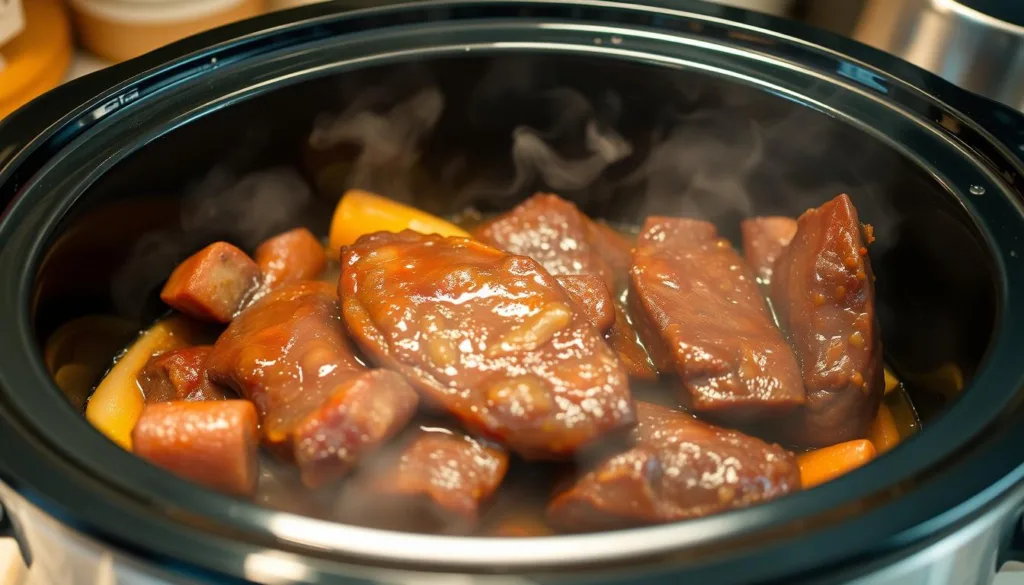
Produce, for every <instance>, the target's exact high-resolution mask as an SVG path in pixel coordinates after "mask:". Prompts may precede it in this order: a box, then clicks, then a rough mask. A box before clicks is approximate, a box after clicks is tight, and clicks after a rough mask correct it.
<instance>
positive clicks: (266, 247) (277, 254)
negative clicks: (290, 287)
mask: <svg viewBox="0 0 1024 585" xmlns="http://www.w3.org/2000/svg"><path fill="white" fill-rule="evenodd" d="M256 264H257V265H258V266H259V267H260V271H261V272H262V273H263V284H264V286H266V287H268V288H273V287H276V286H280V285H282V284H285V283H288V282H294V281H297V280H312V279H315V278H316V277H318V276H320V273H321V272H323V271H324V268H326V267H327V253H326V252H325V251H324V247H323V245H322V244H321V243H320V241H319V240H317V239H316V236H314V235H313V233H312V232H310V231H309V230H307V229H306V228H296V229H293V230H290V231H287V232H285V233H283V234H279V235H276V236H274V237H272V238H270V239H268V240H266V241H265V242H263V243H262V244H260V245H259V247H258V248H256Z"/></svg>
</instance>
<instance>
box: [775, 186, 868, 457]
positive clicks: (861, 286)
mask: <svg viewBox="0 0 1024 585" xmlns="http://www.w3.org/2000/svg"><path fill="white" fill-rule="evenodd" d="M865 240H870V238H869V237H866V236H865V234H864V233H863V232H862V229H861V224H860V221H859V219H858V218H857V210H856V209H854V207H853V203H852V202H851V201H850V198H849V197H848V196H846V195H839V196H838V197H836V198H835V199H833V200H831V201H829V202H828V203H826V204H824V205H822V206H821V207H819V208H817V209H811V210H809V211H807V212H805V213H804V214H803V215H801V216H800V219H799V227H798V229H797V232H796V236H794V238H793V241H792V242H791V243H790V244H789V246H788V247H787V248H786V249H785V250H784V251H783V252H782V255H781V256H780V257H779V259H778V260H776V261H775V274H774V276H773V277H772V286H771V297H772V302H773V304H774V305H775V310H776V312H777V314H778V317H779V323H780V324H781V325H782V327H783V329H785V330H787V331H788V333H789V336H790V340H791V342H792V344H793V348H794V349H795V351H796V356H797V358H798V360H799V362H800V364H801V366H802V369H803V381H804V385H805V386H806V388H807V406H806V408H804V409H801V410H799V411H798V412H797V413H796V417H797V419H798V420H797V421H795V422H794V423H793V424H790V425H787V426H786V429H787V431H789V432H788V434H787V438H788V440H791V441H793V442H795V443H799V444H801V445H806V446H815V447H816V446H825V445H831V444H833V443H838V442H841V441H848V440H852V439H858V438H862V437H865V436H867V432H868V428H869V427H870V425H871V422H872V420H873V419H874V416H875V413H877V412H878V405H879V402H880V400H881V397H882V393H883V390H884V387H885V382H884V372H883V367H882V342H881V337H880V335H879V329H878V319H877V317H876V315H875V286H874V276H873V274H872V272H871V262H870V260H869V258H868V256H867V253H868V251H867V248H866V247H865V246H866V244H867V243H870V242H866V241H865Z"/></svg>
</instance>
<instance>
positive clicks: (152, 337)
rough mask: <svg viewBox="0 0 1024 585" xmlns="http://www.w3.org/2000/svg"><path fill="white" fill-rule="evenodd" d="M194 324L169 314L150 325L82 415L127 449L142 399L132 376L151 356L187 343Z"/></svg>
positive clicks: (120, 360)
mask: <svg viewBox="0 0 1024 585" xmlns="http://www.w3.org/2000/svg"><path fill="white" fill-rule="evenodd" d="M194 334H195V326H194V325H193V324H192V323H190V322H189V321H188V320H187V319H186V318H185V317H181V316H174V317H169V318H167V319H165V320H163V321H160V322H158V323H156V324H155V325H153V326H152V327H151V328H150V329H149V330H148V331H146V332H145V333H144V334H143V335H142V336H141V337H139V339H138V340H137V341H136V342H135V343H134V344H133V345H132V346H131V348H129V349H128V351H127V352H126V353H125V354H124V355H123V356H121V358H120V359H119V360H117V363H115V364H114V367H113V368H111V369H110V371H109V372H108V373H107V376H106V377H105V378H103V380H102V381H101V382H100V385H99V386H97V387H96V392H94V393H93V395H92V398H90V399H89V404H88V406H86V409H85V418H87V419H88V420H89V422H90V423H92V426H94V427H96V429H98V430H99V431H100V432H101V433H103V434H104V435H106V436H107V437H109V438H110V440H112V441H114V442H115V443H117V444H118V445H120V446H122V447H124V448H125V449H127V450H129V451H131V449H132V439H131V435H132V429H133V428H134V427H135V422H136V421H137V420H138V419H139V414H140V413H141V412H142V407H143V405H144V404H145V399H144V397H143V395H142V389H141V388H140V387H139V383H138V380H137V379H136V378H137V376H138V373H139V371H140V370H142V368H143V366H145V365H146V362H147V361H149V358H151V357H153V356H154V355H158V354H161V353H163V352H165V351H170V350H172V349H177V348H179V347H184V346H186V345H190V341H191V339H192V338H193V336H194Z"/></svg>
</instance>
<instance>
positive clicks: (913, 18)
mask: <svg viewBox="0 0 1024 585" xmlns="http://www.w3.org/2000/svg"><path fill="white" fill-rule="evenodd" d="M1008 1H1009V0H1008ZM1013 1H1019V0H1013ZM853 36H854V38H856V39H857V40H859V41H861V42H863V43H867V44H869V45H872V46H874V47H877V48H879V49H882V50H885V51H888V52H890V53H893V54H895V55H897V56H899V57H901V58H903V59H906V60H907V61H910V62H911V63H913V64H915V65H917V66H919V67H922V68H924V69H927V70H929V71H931V72H933V73H936V74H938V75H941V76H942V77H944V78H946V79H947V80H949V81H951V82H953V83H955V84H957V85H959V86H961V87H963V88H965V89H968V90H971V91H973V92H976V93H979V94H981V95H984V96H987V97H989V98H992V99H994V100H997V101H1000V102H1003V103H1004V104H1006V105H1008V106H1012V107H1014V108H1017V109H1018V110H1024V27H1022V26H1020V25H1017V24H1014V23H1011V22H1006V21H1003V20H999V19H997V18H994V17H992V16H989V15H987V14H985V13H982V12H979V11H978V10H975V9H973V8H969V7H968V6H965V5H964V4H963V3H961V2H956V1H954V0H870V1H869V2H868V3H867V5H866V6H865V8H864V11H863V12H862V14H861V18H860V21H859V22H858V24H857V27H856V29H855V31H854V33H853Z"/></svg>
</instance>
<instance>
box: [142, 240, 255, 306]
mask: <svg viewBox="0 0 1024 585" xmlns="http://www.w3.org/2000/svg"><path fill="white" fill-rule="evenodd" d="M259 278H260V269H259V266H257V265H256V263H255V262H253V260H252V258H249V256H247V255H246V254H245V252H243V251H241V250H239V249H238V248H236V247H234V246H232V245H231V244H228V243H226V242H215V243H213V244H210V245H209V246H207V247H205V248H203V249H202V250H200V251H198V252H196V253H195V254H193V255H192V256H189V257H188V258H186V259H185V261H184V262H182V263H181V264H179V265H178V266H177V268H175V269H174V271H173V272H171V276H170V278H168V279H167V284H165V285H164V288H163V291H161V292H160V298H161V299H162V300H163V302H165V303H167V304H168V305H170V306H172V307H174V308H175V309H177V310H179V311H181V312H182V313H185V314H186V315H189V316H192V317H195V318H197V319H202V320H205V321H214V322H218V323H227V322H228V321H230V320H231V319H232V318H233V317H234V316H235V314H236V313H237V312H238V311H239V310H241V308H242V306H243V305H244V304H245V302H246V300H247V299H248V297H249V295H250V294H252V292H253V291H254V290H255V289H256V287H257V286H259Z"/></svg>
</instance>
